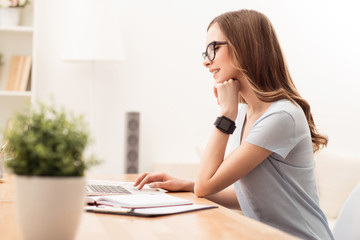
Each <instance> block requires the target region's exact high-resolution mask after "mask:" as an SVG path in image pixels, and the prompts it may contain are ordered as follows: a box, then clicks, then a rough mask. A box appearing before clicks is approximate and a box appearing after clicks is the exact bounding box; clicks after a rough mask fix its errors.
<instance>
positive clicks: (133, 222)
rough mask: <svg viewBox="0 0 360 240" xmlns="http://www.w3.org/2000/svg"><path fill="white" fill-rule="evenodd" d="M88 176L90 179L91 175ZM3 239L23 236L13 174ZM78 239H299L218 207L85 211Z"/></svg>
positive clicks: (7, 186)
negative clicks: (148, 212)
mask: <svg viewBox="0 0 360 240" xmlns="http://www.w3.org/2000/svg"><path fill="white" fill-rule="evenodd" d="M135 177H136V175H124V176H113V177H103V176H102V177H101V178H99V177H97V178H91V179H98V180H119V181H133V180H134V179H135ZM88 179H89V178H88ZM171 195H174V196H177V197H181V198H185V199H189V200H191V201H192V202H194V203H197V204H214V203H213V202H211V201H209V200H207V199H205V198H198V197H196V195H194V194H193V193H189V192H181V193H171ZM0 239H1V240H13V239H20V233H19V227H18V224H17V219H16V214H15V203H14V184H13V176H9V175H8V176H7V178H6V180H5V182H4V183H0ZM76 239H77V240H85V239H86V240H107V239H124V240H127V239H129V240H131V239H141V240H153V239H154V240H155V239H166V240H177V239H186V240H187V239H204V240H209V239H219V240H222V239H276V240H281V239H297V238H295V237H293V236H290V235H289V234H287V233H284V232H282V231H280V230H278V229H275V228H273V227H270V226H268V225H265V224H263V223H260V222H257V221H254V220H252V219H250V218H247V217H245V216H243V215H241V214H240V213H239V212H235V211H233V210H231V209H227V208H225V207H222V206H219V208H215V209H208V210H202V211H196V212H189V213H182V214H175V215H169V216H161V217H152V218H149V217H134V216H121V215H112V214H99V213H88V212H84V214H83V216H82V219H81V223H80V227H79V229H78V233H77V235H76Z"/></svg>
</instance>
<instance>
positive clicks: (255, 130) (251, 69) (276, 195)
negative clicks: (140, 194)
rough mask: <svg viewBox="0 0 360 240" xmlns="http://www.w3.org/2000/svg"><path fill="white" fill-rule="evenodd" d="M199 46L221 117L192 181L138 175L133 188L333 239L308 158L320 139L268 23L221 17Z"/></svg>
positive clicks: (245, 14)
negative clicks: (182, 195) (188, 195)
mask: <svg viewBox="0 0 360 240" xmlns="http://www.w3.org/2000/svg"><path fill="white" fill-rule="evenodd" d="M206 46H207V48H206V51H205V52H204V53H203V55H204V66H205V67H207V68H208V69H209V71H210V73H211V74H212V75H213V78H214V80H215V83H214V94H215V96H216V98H217V101H218V104H219V106H220V109H221V112H220V114H219V117H218V118H217V119H216V121H215V126H214V129H213V131H212V134H211V136H210V139H209V141H208V144H207V146H206V148H205V150H204V152H203V155H202V159H201V162H200V170H199V173H198V177H197V179H196V181H195V182H192V181H188V180H184V179H178V178H175V177H172V176H169V175H168V174H165V173H153V174H152V173H143V174H141V175H140V176H139V177H138V179H137V180H136V182H135V186H138V188H139V189H141V188H142V187H143V186H144V184H146V183H150V186H151V187H160V188H164V189H167V190H170V191H193V192H194V193H195V194H196V195H197V196H199V197H207V198H210V199H211V200H213V201H215V202H218V203H220V204H223V205H225V206H228V207H238V208H239V207H241V210H242V212H243V213H244V215H246V216H248V217H251V218H253V219H256V220H258V221H261V222H263V223H266V224H269V225H271V226H274V227H276V228H279V229H281V230H283V231H285V232H288V233H290V234H292V235H295V236H298V237H300V238H304V239H322V240H323V239H333V237H332V234H331V231H330V229H329V227H328V223H327V220H326V217H325V215H324V213H323V212H322V210H321V209H320V207H319V198H318V193H317V186H316V177H315V162H314V155H313V153H314V152H316V151H318V150H319V149H320V148H321V147H323V146H326V145H327V142H328V140H327V138H326V137H325V136H323V135H321V134H319V133H318V132H317V129H316V126H315V124H314V121H313V117H312V114H311V112H310V106H309V104H308V103H307V102H306V101H305V100H304V99H303V98H302V97H301V96H300V95H299V93H298V92H297V90H296V88H295V85H294V83H293V81H292V79H291V76H290V74H289V71H288V68H287V65H286V62H285V59H284V56H283V54H282V51H281V48H280V45H279V42H278V39H277V36H276V33H275V30H274V28H273V26H272V24H271V22H270V21H269V19H268V18H267V17H266V16H265V15H263V14H261V13H259V12H256V11H253V10H241V11H235V12H228V13H225V14H222V15H220V16H218V17H216V18H215V19H214V20H213V21H212V22H211V23H210V25H209V27H208V31H207V37H206ZM239 101H240V104H239ZM235 126H236V128H235ZM234 128H235V131H234ZM230 134H233V136H232V139H233V143H232V145H231V146H229V147H231V152H230V154H228V155H227V156H225V150H226V148H227V144H228V140H229V135H230ZM230 185H233V187H229V186H230Z"/></svg>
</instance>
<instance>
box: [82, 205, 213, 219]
mask: <svg viewBox="0 0 360 240" xmlns="http://www.w3.org/2000/svg"><path fill="white" fill-rule="evenodd" d="M211 208H217V206H216V205H199V204H192V205H181V206H171V207H154V208H138V209H131V208H117V207H109V206H102V207H96V206H88V207H85V210H86V211H87V212H93V213H109V214H119V215H127V216H139V217H156V216H164V215H171V214H177V213H185V212H193V211H198V210H205V209H211Z"/></svg>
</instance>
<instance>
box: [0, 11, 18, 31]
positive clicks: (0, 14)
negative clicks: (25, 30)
mask: <svg viewBox="0 0 360 240" xmlns="http://www.w3.org/2000/svg"><path fill="white" fill-rule="evenodd" d="M20 11H21V8H0V26H5V27H13V26H17V25H19V22H20V13H21V12H20Z"/></svg>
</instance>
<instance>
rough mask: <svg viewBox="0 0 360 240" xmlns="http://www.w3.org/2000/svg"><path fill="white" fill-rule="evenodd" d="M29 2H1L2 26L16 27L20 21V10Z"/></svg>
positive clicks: (13, 0)
mask: <svg viewBox="0 0 360 240" xmlns="http://www.w3.org/2000/svg"><path fill="white" fill-rule="evenodd" d="M29 3H30V1H29V0H0V26H1V25H2V26H7V27H10V26H16V25H18V24H19V20H20V10H21V9H22V8H24V7H25V6H26V5H27V4H29Z"/></svg>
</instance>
